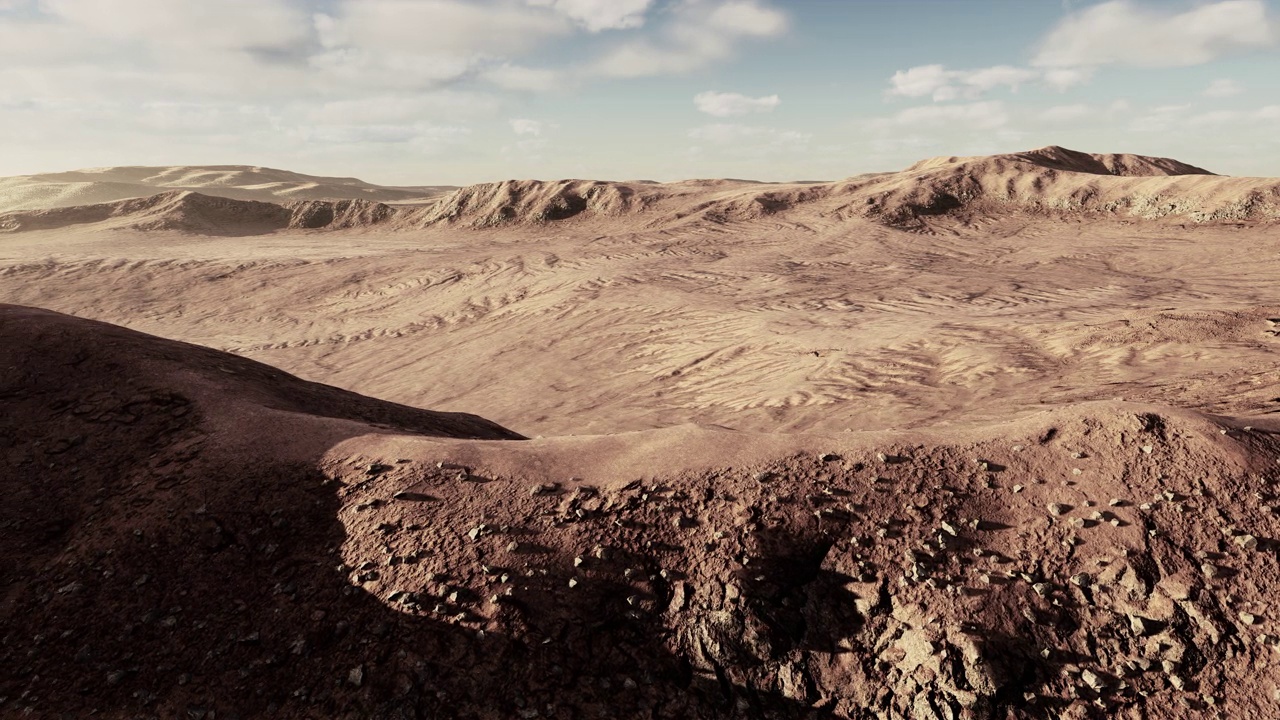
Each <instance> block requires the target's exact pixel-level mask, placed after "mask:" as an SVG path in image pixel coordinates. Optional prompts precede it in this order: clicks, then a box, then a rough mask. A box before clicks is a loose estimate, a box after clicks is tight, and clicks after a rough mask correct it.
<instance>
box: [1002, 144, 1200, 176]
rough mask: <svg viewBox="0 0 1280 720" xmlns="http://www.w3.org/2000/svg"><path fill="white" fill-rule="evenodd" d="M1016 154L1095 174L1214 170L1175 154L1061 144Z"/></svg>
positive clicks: (1197, 172) (1070, 169) (1044, 163)
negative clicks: (1095, 149) (1154, 154)
mask: <svg viewBox="0 0 1280 720" xmlns="http://www.w3.org/2000/svg"><path fill="white" fill-rule="evenodd" d="M1012 157H1015V158H1020V159H1024V160H1027V161H1029V162H1032V163H1034V164H1036V165H1040V166H1042V167H1047V168H1053V169H1055V170H1068V171H1071V172H1083V173H1093V174H1095V175H1117V176H1121V177H1162V176H1171V175H1213V174H1214V173H1211V172H1209V171H1208V170H1205V169H1204V168H1198V167H1196V166H1194V165H1188V164H1187V163H1184V162H1181V161H1178V160H1174V159H1171V158H1160V157H1149V156H1146V155H1130V154H1089V153H1082V152H1079V151H1076V150H1068V149H1067V148H1064V147H1059V146H1057V145H1050V146H1049V147H1044V148H1040V149H1038V150H1030V151H1028V152H1024V153H1015V154H1013V156H1012Z"/></svg>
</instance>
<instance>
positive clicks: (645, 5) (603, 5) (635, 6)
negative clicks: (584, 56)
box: [527, 0, 653, 32]
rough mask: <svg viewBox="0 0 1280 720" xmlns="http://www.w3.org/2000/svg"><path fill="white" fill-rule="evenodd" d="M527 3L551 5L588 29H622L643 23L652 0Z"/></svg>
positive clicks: (532, 0) (544, 0) (531, 0)
mask: <svg viewBox="0 0 1280 720" xmlns="http://www.w3.org/2000/svg"><path fill="white" fill-rule="evenodd" d="M527 2H528V3H529V4H530V5H533V6H537V7H551V8H554V9H555V10H556V11H558V12H560V13H563V14H564V15H565V16H567V17H569V18H570V19H572V20H573V21H574V22H576V23H578V24H579V25H581V26H582V27H584V28H586V29H587V30H588V31H590V32H600V31H601V30H621V29H625V28H638V27H641V26H642V25H644V19H645V17H644V16H645V13H646V12H648V10H649V7H650V6H652V5H653V0H527Z"/></svg>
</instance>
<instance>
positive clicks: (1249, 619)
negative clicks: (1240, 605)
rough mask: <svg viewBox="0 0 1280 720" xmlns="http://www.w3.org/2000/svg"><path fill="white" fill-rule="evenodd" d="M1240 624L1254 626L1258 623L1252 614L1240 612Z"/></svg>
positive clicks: (1255, 616)
mask: <svg viewBox="0 0 1280 720" xmlns="http://www.w3.org/2000/svg"><path fill="white" fill-rule="evenodd" d="M1240 622H1242V623H1244V624H1245V625H1255V624H1257V622H1258V616H1257V615H1254V614H1253V613H1247V612H1242V613H1240Z"/></svg>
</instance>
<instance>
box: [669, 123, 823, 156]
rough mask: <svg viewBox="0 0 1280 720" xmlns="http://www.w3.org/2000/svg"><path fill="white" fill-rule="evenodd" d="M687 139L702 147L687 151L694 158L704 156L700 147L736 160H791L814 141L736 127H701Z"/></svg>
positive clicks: (769, 130)
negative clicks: (773, 157) (786, 158)
mask: <svg viewBox="0 0 1280 720" xmlns="http://www.w3.org/2000/svg"><path fill="white" fill-rule="evenodd" d="M688 136H689V138H690V139H692V140H694V141H696V142H698V143H701V145H699V146H695V147H693V148H690V153H691V154H693V155H702V154H704V152H705V148H704V147H703V146H710V148H711V149H712V150H713V151H714V152H715V153H717V154H720V155H726V156H734V157H739V158H742V157H748V158H760V157H769V156H794V155H795V154H797V153H803V152H806V151H807V150H808V148H809V144H810V143H811V142H812V141H813V135H812V134H811V133H806V132H800V131H797V130H779V129H777V128H772V127H759V126H752V125H739V124H735V123H714V124H711V125H703V126H701V127H696V128H694V129H692V130H690V131H689V133H688Z"/></svg>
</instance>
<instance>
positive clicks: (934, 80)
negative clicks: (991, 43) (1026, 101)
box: [889, 65, 1043, 102]
mask: <svg viewBox="0 0 1280 720" xmlns="http://www.w3.org/2000/svg"><path fill="white" fill-rule="evenodd" d="M1042 76H1043V73H1041V72H1040V71H1039V70H1030V69H1027V68H1019V67H1013V66H1011V65H996V66H993V67H987V68H979V69H976V70H948V69H947V67H946V66H945V65H920V66H918V67H913V68H909V69H907V70H899V71H898V72H896V73H894V74H893V77H891V78H889V83H890V85H892V87H891V88H890V89H889V94H890V95H897V96H900V97H910V98H917V97H932V98H933V100H934V101H935V102H948V101H951V100H959V99H966V100H976V99H977V98H979V97H981V96H982V95H983V94H984V93H987V92H990V91H992V90H994V89H996V88H999V87H1005V88H1008V89H1009V90H1012V91H1015V92H1016V91H1017V90H1018V88H1019V87H1020V86H1022V85H1025V84H1027V83H1029V82H1033V81H1036V80H1039V79H1041V78H1042Z"/></svg>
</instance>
